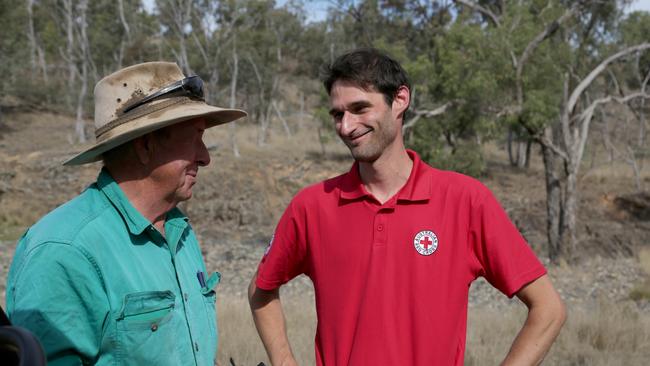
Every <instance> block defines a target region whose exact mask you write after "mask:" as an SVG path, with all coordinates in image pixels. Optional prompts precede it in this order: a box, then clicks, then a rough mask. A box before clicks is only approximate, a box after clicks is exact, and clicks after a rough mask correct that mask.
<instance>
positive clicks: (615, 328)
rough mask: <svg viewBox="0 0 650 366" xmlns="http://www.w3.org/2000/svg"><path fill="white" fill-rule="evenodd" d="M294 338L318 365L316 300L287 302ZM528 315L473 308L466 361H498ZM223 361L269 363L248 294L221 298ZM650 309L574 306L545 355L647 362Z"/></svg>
mask: <svg viewBox="0 0 650 366" xmlns="http://www.w3.org/2000/svg"><path fill="white" fill-rule="evenodd" d="M284 306H285V311H286V316H287V323H288V327H289V337H290V339H291V344H292V347H293V351H294V353H295V354H296V356H297V358H298V360H299V362H300V364H301V365H313V364H314V350H313V339H314V331H315V314H314V305H313V300H312V299H307V298H295V297H291V298H288V299H286V300H285V301H284ZM524 318H525V308H524V307H523V305H522V306H514V307H512V309H510V310H507V311H503V309H501V310H486V309H482V308H478V307H472V308H470V312H469V323H468V328H469V331H468V335H467V352H466V354H465V365H497V364H499V362H500V361H501V360H502V359H503V357H504V356H505V354H506V353H507V351H508V349H509V347H510V342H511V341H512V339H514V337H515V335H516V333H517V331H518V330H519V327H520V326H521V324H522V322H523V320H524ZM219 329H220V336H219V340H220V344H219V363H220V364H221V365H230V364H229V361H228V360H229V358H230V357H232V358H233V359H234V360H235V363H236V365H257V364H258V363H259V362H261V361H264V362H267V358H266V354H265V352H264V348H263V347H262V344H261V341H260V340H259V337H258V336H257V333H256V331H255V326H254V325H253V321H252V319H251V316H250V313H249V309H248V304H247V303H246V301H245V300H244V299H234V298H226V297H224V298H221V299H220V300H219ZM649 359H650V314H648V312H647V311H645V312H644V311H643V310H640V309H639V308H638V307H637V306H636V305H635V304H634V303H632V302H629V303H616V304H614V303H607V302H600V303H598V304H595V305H594V306H593V308H591V309H583V308H577V307H572V306H571V305H569V319H568V321H567V324H566V325H565V326H564V328H563V330H562V333H561V334H560V337H559V338H558V340H557V342H556V343H555V345H554V346H553V348H552V349H551V351H550V352H549V354H548V355H547V357H546V361H545V362H544V364H546V365H590V366H591V365H593V366H599V365H630V366H634V365H639V366H640V365H647V360H649Z"/></svg>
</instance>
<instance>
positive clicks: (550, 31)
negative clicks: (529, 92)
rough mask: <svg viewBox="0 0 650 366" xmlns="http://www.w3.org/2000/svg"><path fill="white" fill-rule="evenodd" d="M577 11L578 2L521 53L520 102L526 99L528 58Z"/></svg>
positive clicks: (518, 67) (518, 98)
mask: <svg viewBox="0 0 650 366" xmlns="http://www.w3.org/2000/svg"><path fill="white" fill-rule="evenodd" d="M577 11H578V5H577V4H576V5H574V6H572V7H571V8H570V9H567V11H566V12H564V14H562V16H561V17H559V18H558V19H556V20H554V21H553V22H551V24H549V25H548V26H546V29H544V30H543V31H542V32H541V33H539V34H538V35H537V36H536V37H535V38H534V39H533V40H532V41H530V43H528V45H527V46H526V48H525V49H524V52H523V53H522V54H521V57H519V60H518V61H517V71H516V73H517V74H516V80H517V81H516V82H517V101H518V102H519V103H520V104H523V101H524V91H523V85H522V84H523V82H522V75H523V73H524V66H525V65H526V62H528V59H529V58H530V56H531V55H532V54H533V52H534V51H535V50H536V49H537V47H539V45H540V44H541V43H542V42H543V41H544V40H545V39H547V38H549V37H550V36H552V35H553V34H555V32H557V30H558V29H560V25H562V24H563V23H564V22H566V21H567V20H568V19H570V18H571V17H573V16H574V15H575V14H576V12H577Z"/></svg>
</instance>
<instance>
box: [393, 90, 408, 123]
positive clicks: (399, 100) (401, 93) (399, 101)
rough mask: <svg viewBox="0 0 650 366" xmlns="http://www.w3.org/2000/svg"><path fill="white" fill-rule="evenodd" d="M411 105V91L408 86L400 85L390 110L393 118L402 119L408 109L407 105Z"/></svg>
mask: <svg viewBox="0 0 650 366" xmlns="http://www.w3.org/2000/svg"><path fill="white" fill-rule="evenodd" d="M410 103H411V91H410V90H409V88H408V86H406V85H402V86H400V87H399V88H397V92H396V93H395V97H394V98H393V105H392V106H391V107H392V110H393V113H394V114H395V118H398V117H402V118H404V112H405V111H406V109H408V107H409V104H410Z"/></svg>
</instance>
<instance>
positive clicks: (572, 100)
mask: <svg viewBox="0 0 650 366" xmlns="http://www.w3.org/2000/svg"><path fill="white" fill-rule="evenodd" d="M646 49H650V43H641V44H638V45H636V46H632V47H628V48H626V49H624V50H622V51H620V52H618V53H615V54H613V55H611V56H609V57H608V58H606V59H605V60H604V61H603V62H601V63H600V64H599V65H598V66H596V67H595V68H594V69H593V70H592V71H591V72H590V73H589V75H587V76H586V77H585V78H584V79H582V81H581V82H580V84H578V86H577V87H576V88H575V89H574V90H573V92H572V93H571V96H570V97H569V101H568V103H567V105H566V109H565V111H564V112H565V113H567V114H570V113H572V112H573V109H574V108H575V106H576V103H577V102H578V99H579V98H580V96H581V95H582V93H583V92H584V91H585V89H587V88H588V87H589V85H591V83H592V82H593V81H594V80H595V79H596V77H598V75H600V73H602V72H603V71H604V70H605V69H606V68H607V66H609V64H611V63H612V62H614V61H616V60H617V59H619V58H621V57H623V56H626V55H628V54H630V53H633V52H639V51H643V50H646Z"/></svg>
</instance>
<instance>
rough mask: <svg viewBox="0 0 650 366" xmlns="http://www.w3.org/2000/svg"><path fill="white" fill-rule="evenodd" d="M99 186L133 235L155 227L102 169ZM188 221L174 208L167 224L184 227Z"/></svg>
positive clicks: (98, 180)
mask: <svg viewBox="0 0 650 366" xmlns="http://www.w3.org/2000/svg"><path fill="white" fill-rule="evenodd" d="M97 186H98V187H99V189H100V190H101V191H102V193H104V195H105V196H106V198H108V200H109V201H110V202H111V203H112V204H113V206H114V207H115V209H117V211H118V212H119V214H120V216H122V218H123V219H124V222H125V223H126V226H127V227H128V229H129V232H130V233H131V234H133V235H140V234H142V233H143V232H144V231H145V230H146V229H147V228H149V227H153V225H152V224H151V222H149V220H147V219H146V218H145V217H144V216H142V214H141V213H140V211H138V210H137V209H136V208H135V207H133V205H131V202H129V199H128V198H127V197H126V195H125V194H124V191H122V188H120V186H119V185H118V184H117V182H116V181H115V180H114V179H113V177H112V176H111V175H110V173H109V172H108V171H107V170H106V169H102V170H101V172H100V173H99V177H97ZM187 221H188V218H187V216H185V215H184V214H183V212H182V211H181V210H179V209H178V208H176V207H174V208H173V209H171V210H170V211H169V212H168V213H167V219H166V224H174V225H176V226H179V227H182V226H184V225H185V224H186V223H187Z"/></svg>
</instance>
